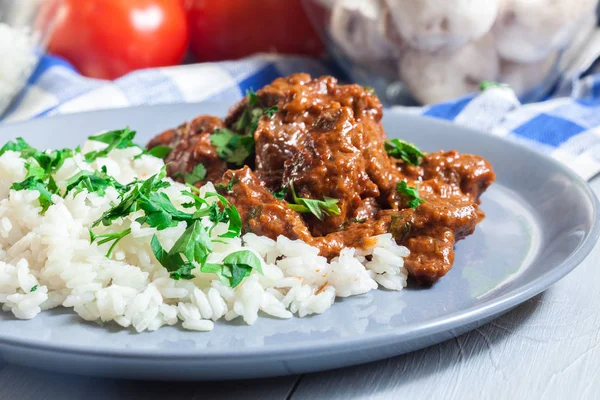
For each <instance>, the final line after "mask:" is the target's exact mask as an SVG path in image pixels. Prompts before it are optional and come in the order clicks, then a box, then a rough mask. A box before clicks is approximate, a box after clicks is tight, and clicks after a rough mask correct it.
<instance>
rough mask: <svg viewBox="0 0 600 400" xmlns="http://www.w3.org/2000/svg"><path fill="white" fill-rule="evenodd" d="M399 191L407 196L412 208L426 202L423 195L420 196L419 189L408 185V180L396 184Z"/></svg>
mask: <svg viewBox="0 0 600 400" xmlns="http://www.w3.org/2000/svg"><path fill="white" fill-rule="evenodd" d="M396 190H397V191H398V193H400V194H401V195H403V196H405V197H406V200H407V204H408V206H409V207H411V208H417V207H419V206H420V205H421V204H423V203H425V200H423V199H422V198H421V197H419V190H418V189H415V188H412V187H410V186H408V184H407V183H406V181H400V182H398V184H397V185H396Z"/></svg>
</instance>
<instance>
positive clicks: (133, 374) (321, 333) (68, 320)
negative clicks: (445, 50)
mask: <svg viewBox="0 0 600 400" xmlns="http://www.w3.org/2000/svg"><path fill="white" fill-rule="evenodd" d="M226 109H227V107H226V106H224V105H218V104H212V105H211V104H209V105H206V104H205V105H194V104H187V105H165V106H145V107H139V108H130V109H121V110H109V111H97V112H91V113H82V114H74V115H68V116H61V117H54V118H47V119H40V120H34V121H30V122H26V123H22V124H17V125H7V126H3V127H1V128H0V137H2V140H3V141H4V140H7V139H9V138H12V137H16V136H23V137H24V138H25V139H26V140H28V141H30V142H31V143H32V144H34V145H36V146H39V147H58V146H75V145H77V144H80V143H81V142H82V141H83V140H84V139H85V138H86V137H87V136H88V135H90V134H92V133H95V132H98V131H100V130H104V129H114V128H121V127H124V126H125V125H129V126H131V127H132V128H134V129H137V130H138V132H139V136H138V139H139V141H140V142H146V141H147V140H148V139H149V138H150V137H151V135H152V134H154V133H156V132H159V131H161V130H162V129H165V128H167V127H172V126H175V125H177V124H179V123H180V122H182V121H184V120H186V119H190V118H192V117H194V116H195V115H197V114H200V113H208V114H216V115H223V114H224V113H225V111H226ZM384 125H385V127H386V131H387V133H388V135H389V136H390V137H395V136H397V137H402V138H404V139H407V140H410V141H413V142H415V143H416V144H417V145H419V146H421V148H423V149H424V150H426V151H433V150H438V149H454V148H455V149H458V150H459V151H462V152H468V153H474V154H479V155H482V156H484V157H485V158H487V159H488V160H490V161H491V163H492V164H493V166H494V168H495V170H496V172H497V174H498V181H497V183H495V184H494V185H493V186H492V187H491V189H490V190H489V191H488V192H487V193H486V194H485V195H484V196H483V199H482V200H483V210H484V211H485V212H486V214H487V218H486V219H485V220H484V221H483V222H482V223H481V224H480V225H479V226H478V227H477V230H476V232H475V234H474V235H473V236H471V237H469V238H468V239H466V240H464V241H461V242H460V243H459V244H458V245H457V246H456V261H455V264H454V267H453V268H452V270H451V271H450V272H449V273H448V275H446V276H445V277H444V278H443V279H442V280H441V281H440V282H438V283H437V284H436V285H435V286H433V287H432V288H429V289H419V288H415V287H409V288H407V289H405V290H403V291H401V292H388V291H383V290H378V291H372V292H370V293H368V294H366V295H363V296H356V297H353V298H350V299H345V300H342V301H337V302H336V304H335V305H334V307H333V308H331V309H330V310H328V311H327V312H326V313H325V314H323V315H318V316H312V317H307V318H295V319H292V320H276V319H271V318H267V317H264V318H259V320H258V321H257V323H256V324H255V325H254V326H251V327H248V326H244V325H242V324H239V323H235V322H233V323H219V324H217V325H216V327H215V329H214V330H213V331H212V332H209V333H196V332H187V331H184V330H182V329H180V328H177V327H168V328H162V329H160V330H159V331H158V332H154V333H143V334H136V333H134V332H132V331H130V330H119V329H116V328H115V327H114V326H113V325H110V324H109V325H107V326H104V327H101V326H99V325H96V324H93V323H86V322H83V321H82V320H80V319H79V318H78V317H77V316H76V315H74V314H73V313H71V312H70V311H68V310H55V311H53V312H50V313H46V314H42V315H40V316H38V317H37V318H36V319H34V320H32V321H18V320H15V319H14V318H12V317H11V316H10V315H9V314H8V313H1V312H0V323H1V325H0V326H1V328H0V354H2V356H3V357H4V358H5V360H6V361H8V362H12V363H16V364H23V365H27V366H34V367H40V368H46V369H50V370H56V371H65V372H72V373H79V374H89V375H103V376H111V377H127V378H152V379H233V378H249V377H262V376H269V375H284V374H295V373H302V372H309V371H317V370H323V369H329V368H336V367H342V366H348V365H352V364H357V363H363V362H367V361H373V360H377V359H381V358H385V357H391V356H394V355H398V354H401V353H405V352H409V351H412V350H416V349H419V348H422V347H426V346H429V345H432V344H434V343H438V342H441V341H443V340H446V339H449V338H451V337H454V336H456V335H459V334H461V333H464V332H466V331H468V330H471V329H474V328H476V327H477V326H480V325H482V324H484V323H486V322H488V321H490V320H491V319H492V318H494V317H497V316H498V315H500V314H502V313H504V312H506V311H508V310H509V309H511V308H512V307H515V306H516V305H518V304H519V303H521V302H523V301H525V300H527V299H529V298H530V297H532V296H534V295H536V294H537V293H540V292H541V291H543V290H544V289H546V288H548V287H549V286H550V285H552V284H553V283H555V282H556V281H557V280H559V279H560V278H562V277H563V276H565V275H566V274H567V273H568V272H569V271H571V270H572V269H573V268H575V267H576V266H577V265H578V264H579V263H580V262H581V261H582V260H583V259H584V257H585V256H586V255H587V254H588V253H589V251H590V250H591V249H592V247H593V245H594V243H595V241H596V240H597V239H598V236H599V233H600V228H599V226H600V224H598V216H597V213H598V203H597V200H596V198H595V197H594V195H593V193H592V192H591V191H590V189H589V188H588V186H587V184H586V183H585V182H583V181H582V180H581V179H579V178H578V177H577V176H575V175H574V174H573V173H572V172H570V171H569V170H567V169H566V168H565V167H563V166H561V165H559V164H558V163H556V162H554V161H552V160H550V159H548V158H546V157H544V156H541V155H539V154H537V153H535V152H532V151H530V150H528V149H526V148H523V147H520V146H518V145H515V144H513V143H510V142H507V141H505V140H502V139H499V138H497V137H493V136H489V135H485V134H482V133H479V132H475V131H472V130H468V129H465V128H462V127H459V126H455V125H452V124H449V123H445V122H441V121H437V120H433V119H427V118H422V117H415V116H407V115H400V114H397V113H393V112H391V111H388V112H387V114H386V116H385V118H384Z"/></svg>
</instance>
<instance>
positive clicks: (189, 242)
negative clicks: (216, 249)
mask: <svg viewBox="0 0 600 400" xmlns="http://www.w3.org/2000/svg"><path fill="white" fill-rule="evenodd" d="M150 247H151V248H152V252H153V253H154V255H155V257H156V259H157V260H158V262H159V263H160V264H161V265H162V266H163V267H165V268H166V269H167V271H169V272H170V276H171V278H172V279H175V280H179V279H194V275H192V271H193V269H194V268H195V267H196V265H204V264H205V262H206V259H207V257H208V255H209V254H210V253H211V252H212V241H211V240H210V237H209V236H208V233H207V232H206V229H205V228H204V227H203V226H202V223H201V222H200V221H194V223H193V224H192V225H190V226H189V227H188V228H187V229H186V230H185V232H184V233H183V234H182V235H181V236H180V237H179V239H177V241H176V242H175V244H174V245H173V247H172V248H171V250H169V252H166V251H165V250H164V249H163V248H162V246H161V244H160V242H159V240H158V238H157V237H156V235H154V236H153V237H152V241H151V242H150ZM182 255H184V256H185V260H184V259H183V257H182Z"/></svg>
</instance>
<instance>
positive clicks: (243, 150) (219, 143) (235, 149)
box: [210, 128, 254, 166]
mask: <svg viewBox="0 0 600 400" xmlns="http://www.w3.org/2000/svg"><path fill="white" fill-rule="evenodd" d="M210 141H211V143H212V145H213V146H215V148H216V150H217V154H218V155H219V158H220V159H221V160H225V161H226V162H228V163H231V164H235V165H237V166H242V165H244V161H245V160H246V159H247V158H248V157H249V156H250V155H251V154H252V153H254V138H253V137H252V136H242V135H238V134H237V133H235V132H233V131H231V130H229V129H227V128H223V129H215V131H214V133H213V134H212V135H210Z"/></svg>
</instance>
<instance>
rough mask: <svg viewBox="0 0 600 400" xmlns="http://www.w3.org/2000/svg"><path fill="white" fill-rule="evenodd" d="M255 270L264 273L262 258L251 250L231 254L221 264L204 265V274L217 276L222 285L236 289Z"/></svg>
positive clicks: (202, 269)
mask: <svg viewBox="0 0 600 400" xmlns="http://www.w3.org/2000/svg"><path fill="white" fill-rule="evenodd" d="M253 269H255V270H256V271H258V272H259V273H260V274H262V273H263V271H262V267H261V262H260V258H258V257H257V256H256V254H254V253H253V252H251V251H250V250H240V251H236V252H234V253H231V254H229V255H228V256H227V257H225V259H224V260H223V262H222V263H221V264H204V265H203V266H202V268H201V269H200V270H201V271H202V272H208V273H214V274H217V276H218V277H219V280H220V281H221V283H223V284H225V285H228V286H231V287H233V288H234V287H236V286H237V285H239V284H240V283H241V282H242V280H243V279H244V278H245V277H247V276H248V275H250V274H251V273H252V270H253Z"/></svg>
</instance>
